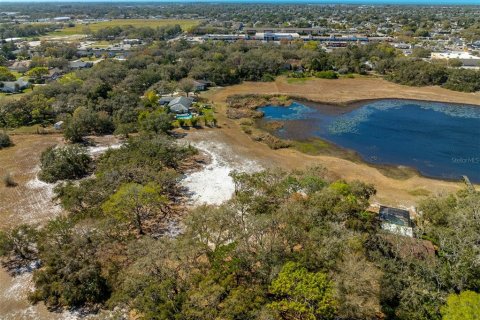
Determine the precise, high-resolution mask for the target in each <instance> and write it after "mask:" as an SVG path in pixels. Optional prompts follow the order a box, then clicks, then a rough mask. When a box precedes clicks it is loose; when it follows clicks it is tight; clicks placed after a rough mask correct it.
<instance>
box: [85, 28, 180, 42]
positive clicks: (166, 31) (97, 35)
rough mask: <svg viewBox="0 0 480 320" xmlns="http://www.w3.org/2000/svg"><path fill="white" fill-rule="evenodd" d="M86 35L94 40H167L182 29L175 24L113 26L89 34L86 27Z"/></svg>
mask: <svg viewBox="0 0 480 320" xmlns="http://www.w3.org/2000/svg"><path fill="white" fill-rule="evenodd" d="M86 31H87V33H88V34H89V35H90V36H91V37H92V38H93V39H96V40H112V39H125V38H129V39H142V40H168V39H171V38H174V37H176V36H178V35H179V34H181V33H182V28H181V27H180V26H179V25H178V24H177V25H173V26H164V27H157V28H152V27H133V26H114V27H106V28H102V29H100V30H97V31H94V32H91V31H89V29H88V27H87V28H86Z"/></svg>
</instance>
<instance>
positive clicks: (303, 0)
mask: <svg viewBox="0 0 480 320" xmlns="http://www.w3.org/2000/svg"><path fill="white" fill-rule="evenodd" d="M47 2H48V3H58V4H61V3H85V2H88V3H243V4H248V3H252V4H253V3H275V4H279V3H280V4H289V3H291V4H295V3H296V4H355V5H362V4H363V5H450V6H451V5H480V0H433V1H432V0H258V1H255V0H217V1H211V0H197V1H192V0H174V1H172V0H153V1H152V0H133V1H132V0H102V1H99V0H83V1H79V0H15V1H12V0H0V4H3V3H5V4H6V3H13V4H15V3H47Z"/></svg>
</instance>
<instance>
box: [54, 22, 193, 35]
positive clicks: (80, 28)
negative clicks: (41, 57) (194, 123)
mask: <svg viewBox="0 0 480 320" xmlns="http://www.w3.org/2000/svg"><path fill="white" fill-rule="evenodd" d="M199 23H200V20H193V19H192V20H176V19H159V20H155V19H113V20H110V21H104V22H98V23H91V24H88V25H87V24H77V25H75V26H74V27H71V28H65V29H62V30H59V31H55V32H52V33H50V34H49V36H69V35H74V34H86V33H87V28H88V29H90V30H91V31H93V32H95V31H98V30H100V29H103V28H106V27H115V26H133V27H152V28H156V27H163V26H171V25H176V24H178V25H180V27H182V29H183V30H184V31H186V30H189V29H190V28H192V27H195V26H197V25H198V24H199Z"/></svg>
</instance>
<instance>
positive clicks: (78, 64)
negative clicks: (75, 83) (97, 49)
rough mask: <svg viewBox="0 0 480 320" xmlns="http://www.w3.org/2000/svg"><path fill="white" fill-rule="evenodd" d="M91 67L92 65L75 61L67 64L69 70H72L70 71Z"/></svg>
mask: <svg viewBox="0 0 480 320" xmlns="http://www.w3.org/2000/svg"><path fill="white" fill-rule="evenodd" d="M92 66H93V63H91V62H86V61H82V60H76V61H70V62H69V68H70V69H72V70H79V69H85V68H91V67H92Z"/></svg>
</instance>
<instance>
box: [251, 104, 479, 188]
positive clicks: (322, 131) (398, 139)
mask: <svg viewBox="0 0 480 320" xmlns="http://www.w3.org/2000/svg"><path fill="white" fill-rule="evenodd" d="M259 110H260V111H263V112H264V118H263V119H262V120H261V121H262V122H268V121H274V120H275V121H281V122H283V124H284V125H283V127H282V128H280V129H277V130H276V131H274V134H275V135H276V136H278V137H280V138H283V139H291V140H306V139H310V138H321V139H324V140H327V141H330V142H332V143H334V144H336V145H337V146H340V147H343V148H347V149H351V150H354V151H356V152H357V153H358V154H359V155H360V156H361V157H362V158H363V159H364V160H365V161H367V162H370V163H374V164H388V165H403V166H408V167H412V168H416V169H417V170H418V171H419V172H420V173H421V174H422V175H424V176H428V177H433V178H440V179H460V178H461V176H462V175H467V176H468V177H469V178H470V180H471V181H472V182H476V183H480V107H478V106H471V105H457V104H449V103H438V102H423V101H413V100H398V99H384V100H376V101H370V102H364V103H361V104H359V105H356V106H347V107H343V106H328V105H317V104H310V103H299V102H293V103H292V104H291V105H290V106H288V107H284V106H274V105H270V106H265V107H262V108H259Z"/></svg>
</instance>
